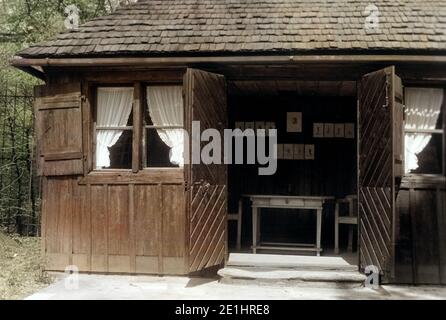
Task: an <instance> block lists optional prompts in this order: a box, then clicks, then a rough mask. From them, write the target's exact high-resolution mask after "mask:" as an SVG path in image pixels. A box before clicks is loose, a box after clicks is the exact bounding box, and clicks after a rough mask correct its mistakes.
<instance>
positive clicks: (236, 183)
mask: <svg viewBox="0 0 446 320" xmlns="http://www.w3.org/2000/svg"><path fill="white" fill-rule="evenodd" d="M296 115H297V123H296V121H295V120H296V119H294V120H293V119H292V118H293V117H295V116H296ZM228 120H229V126H230V127H231V128H233V129H236V128H240V129H247V128H252V129H257V128H259V129H263V128H266V129H268V128H276V129H277V135H278V160H277V172H276V173H275V174H274V175H272V176H260V175H259V174H258V168H259V165H247V164H244V165H230V166H229V168H228V191H229V195H228V211H229V212H230V213H237V212H238V211H239V210H240V209H239V207H241V210H242V219H241V226H242V227H241V233H240V236H239V237H240V245H241V247H240V248H237V242H238V241H237V238H238V233H239V232H240V231H238V229H237V223H230V224H229V228H228V247H229V252H231V253H234V252H242V253H252V244H253V240H252V239H253V238H252V235H253V228H252V223H253V219H252V208H251V206H252V203H251V199H250V196H253V195H264V196H265V195H266V196H287V197H327V198H332V199H331V200H330V201H326V202H324V206H323V213H322V225H321V247H322V250H323V251H322V252H321V255H322V256H336V255H338V252H336V251H335V212H336V204H338V206H339V214H340V215H341V216H345V215H347V216H348V215H352V216H353V217H354V218H352V220H354V219H355V218H356V219H357V202H356V201H354V204H353V206H349V205H348V201H345V202H344V200H346V199H348V198H349V197H355V196H356V195H357V86H356V82H355V81H290V80H286V81H284V80H277V81H253V80H250V81H242V80H240V81H238V80H237V81H229V82H228ZM293 121H294V122H293ZM309 151H310V152H309ZM311 151H313V152H311ZM245 154H246V149H245ZM240 204H241V205H240ZM260 210H261V213H260V216H261V219H260V222H259V227H258V228H259V242H261V243H265V244H281V249H280V250H276V248H274V245H271V246H269V245H268V246H265V248H267V249H262V250H260V251H259V252H258V253H262V254H263V253H266V254H268V253H271V254H278V253H279V254H292V255H314V252H311V251H305V250H302V251H300V250H295V248H294V246H293V244H296V243H299V244H310V245H312V244H314V243H315V237H316V233H317V230H316V226H317V218H316V215H315V214H314V212H313V210H309V209H286V208H285V209H284V208H261V209H260ZM352 210H353V211H354V212H351V211H352ZM233 217H235V215H233ZM356 221H357V220H356ZM349 229H352V230H353V232H352V233H351V235H350V232H349ZM338 230H339V248H340V250H339V253H340V254H341V255H342V256H343V257H345V258H347V259H348V261H351V263H352V264H354V265H357V264H358V263H357V232H358V230H357V227H356V226H354V224H353V227H352V224H342V223H341V224H339V229H338ZM287 246H289V249H290V250H287ZM349 246H350V247H351V249H352V250H351V251H350V250H349V249H350V248H349ZM270 247H272V248H270Z"/></svg>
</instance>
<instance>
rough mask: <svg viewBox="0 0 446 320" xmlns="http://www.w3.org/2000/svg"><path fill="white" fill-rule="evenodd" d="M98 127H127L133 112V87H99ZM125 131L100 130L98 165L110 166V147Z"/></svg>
mask: <svg viewBox="0 0 446 320" xmlns="http://www.w3.org/2000/svg"><path fill="white" fill-rule="evenodd" d="M97 101H98V102H97V103H98V105H97V122H96V126H97V127H125V126H126V125H127V123H128V120H129V117H130V114H131V112H132V104H133V88H98V99H97ZM123 132H124V131H120V130H98V132H97V137H96V167H97V168H108V167H110V151H109V148H110V147H112V146H114V145H115V144H116V143H117V142H118V140H119V138H120V137H121V135H122V134H123Z"/></svg>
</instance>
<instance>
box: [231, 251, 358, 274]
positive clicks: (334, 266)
mask: <svg viewBox="0 0 446 320" xmlns="http://www.w3.org/2000/svg"><path fill="white" fill-rule="evenodd" d="M227 267H236V268H238V267H254V268H268V269H274V270H279V271H280V270H281V269H291V270H293V271H351V272H357V271H358V266H357V265H354V264H351V263H349V262H348V261H346V260H345V259H344V258H342V257H314V256H296V255H274V254H244V253H242V254H240V253H232V254H231V255H230V257H229V260H228V263H227Z"/></svg>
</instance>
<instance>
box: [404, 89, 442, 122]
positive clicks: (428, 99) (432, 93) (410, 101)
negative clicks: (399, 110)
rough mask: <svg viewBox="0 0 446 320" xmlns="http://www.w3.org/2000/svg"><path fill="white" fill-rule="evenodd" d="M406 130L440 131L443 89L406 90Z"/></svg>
mask: <svg viewBox="0 0 446 320" xmlns="http://www.w3.org/2000/svg"><path fill="white" fill-rule="evenodd" d="M405 92H406V95H405V100H406V124H405V127H406V129H422V130H425V129H429V130H432V129H441V126H440V125H441V117H440V112H441V106H442V104H443V89H436V88H406V91H405Z"/></svg>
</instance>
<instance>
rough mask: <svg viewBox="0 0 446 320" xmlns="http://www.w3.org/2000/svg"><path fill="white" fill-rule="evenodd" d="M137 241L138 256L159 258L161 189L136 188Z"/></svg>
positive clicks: (157, 187)
mask: <svg viewBox="0 0 446 320" xmlns="http://www.w3.org/2000/svg"><path fill="white" fill-rule="evenodd" d="M134 192H135V239H136V255H137V256H153V257H156V256H158V253H159V248H160V243H159V239H160V237H159V235H160V233H161V204H162V199H161V187H160V186H145V185H136V186H135V191H134Z"/></svg>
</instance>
